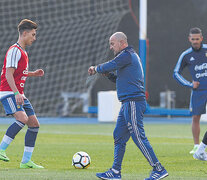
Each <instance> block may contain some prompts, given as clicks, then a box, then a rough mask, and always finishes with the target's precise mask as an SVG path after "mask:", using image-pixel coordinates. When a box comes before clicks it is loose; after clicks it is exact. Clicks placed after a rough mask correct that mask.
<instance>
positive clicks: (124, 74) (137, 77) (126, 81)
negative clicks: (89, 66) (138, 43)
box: [97, 46, 145, 102]
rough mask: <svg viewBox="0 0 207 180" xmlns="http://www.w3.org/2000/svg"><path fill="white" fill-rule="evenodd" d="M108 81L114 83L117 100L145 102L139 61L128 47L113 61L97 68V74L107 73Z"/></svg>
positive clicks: (142, 76) (142, 75) (142, 74)
mask: <svg viewBox="0 0 207 180" xmlns="http://www.w3.org/2000/svg"><path fill="white" fill-rule="evenodd" d="M115 70H116V75H115V74H114V73H110V74H109V76H108V77H109V79H110V80H112V81H114V82H116V89H117V95H118V99H119V100H120V101H122V102H124V101H127V100H145V93H144V73H143V69H142V65H141V60H140V58H139V56H138V55H137V53H136V52H135V51H134V49H133V48H132V47H130V46H128V47H126V48H125V49H123V50H122V51H121V52H120V53H119V54H118V55H117V56H116V57H115V58H114V59H112V60H111V61H108V62H106V63H103V64H100V65H98V66H97V72H98V73H108V72H111V71H115Z"/></svg>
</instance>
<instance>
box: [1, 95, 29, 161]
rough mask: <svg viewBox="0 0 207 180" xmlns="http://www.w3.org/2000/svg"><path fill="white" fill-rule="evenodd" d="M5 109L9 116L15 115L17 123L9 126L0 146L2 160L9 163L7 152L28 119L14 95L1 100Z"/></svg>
mask: <svg viewBox="0 0 207 180" xmlns="http://www.w3.org/2000/svg"><path fill="white" fill-rule="evenodd" d="M1 102H2V104H3V107H4V109H5V112H6V114H7V115H14V117H15V118H16V121H15V122H14V123H13V124H12V125H10V126H9V128H8V129H7V131H6V134H5V135H4V137H3V139H2V141H1V144H0V160H3V161H9V158H8V157H7V156H6V152H5V150H6V149H7V147H8V146H9V144H10V143H11V142H12V141H13V140H14V138H15V136H16V135H17V134H18V132H19V131H20V130H21V129H22V128H23V127H24V125H25V123H26V122H27V120H28V118H27V115H26V114H25V112H24V111H23V108H22V106H17V105H16V100H15V97H14V95H9V96H7V97H5V98H3V99H1Z"/></svg>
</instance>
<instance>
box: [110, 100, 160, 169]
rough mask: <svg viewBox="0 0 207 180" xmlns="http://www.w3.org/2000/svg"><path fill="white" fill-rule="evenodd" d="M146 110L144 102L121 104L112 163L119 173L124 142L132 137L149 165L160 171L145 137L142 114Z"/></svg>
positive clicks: (115, 131)
mask: <svg viewBox="0 0 207 180" xmlns="http://www.w3.org/2000/svg"><path fill="white" fill-rule="evenodd" d="M145 109H146V101H127V102H124V103H122V106H121V109H120V112H119V116H118V119H117V123H116V127H115V129H114V133H113V136H114V163H113V166H112V168H114V169H116V170H118V171H120V170H121V164H122V160H123V157H124V153H125V148H126V142H127V141H128V140H129V138H130V136H131V137H132V139H133V141H134V143H135V144H136V145H137V147H138V148H139V149H140V151H141V152H142V154H143V155H144V156H145V158H146V159H147V160H148V162H149V164H150V165H151V166H152V167H154V168H156V170H161V169H162V166H161V164H160V163H159V161H158V159H157V157H156V155H155V153H154V151H153V149H152V146H151V145H150V143H149V141H148V139H147V137H146V136H145V131H144V125H143V114H144V111H145Z"/></svg>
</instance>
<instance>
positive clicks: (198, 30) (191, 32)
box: [189, 27, 202, 34]
mask: <svg viewBox="0 0 207 180" xmlns="http://www.w3.org/2000/svg"><path fill="white" fill-rule="evenodd" d="M189 34H202V31H201V29H200V28H198V27H194V28H191V29H190V32H189Z"/></svg>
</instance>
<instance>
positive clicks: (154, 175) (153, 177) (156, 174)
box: [145, 168, 168, 180]
mask: <svg viewBox="0 0 207 180" xmlns="http://www.w3.org/2000/svg"><path fill="white" fill-rule="evenodd" d="M167 176H168V172H167V171H166V169H165V168H163V169H162V171H157V170H153V171H152V172H151V174H150V177H149V178H146V179H145V180H159V179H163V178H165V177H167Z"/></svg>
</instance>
